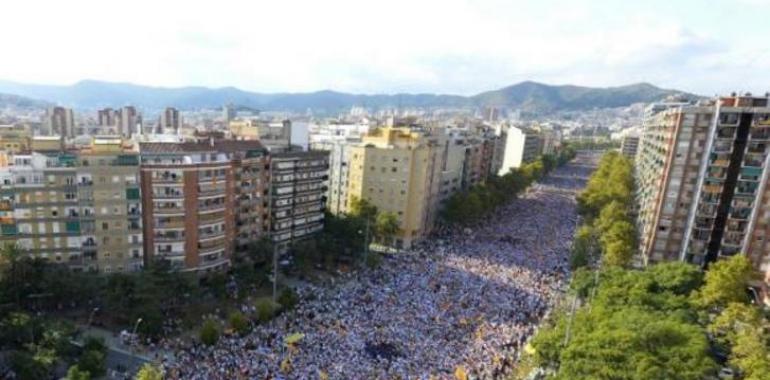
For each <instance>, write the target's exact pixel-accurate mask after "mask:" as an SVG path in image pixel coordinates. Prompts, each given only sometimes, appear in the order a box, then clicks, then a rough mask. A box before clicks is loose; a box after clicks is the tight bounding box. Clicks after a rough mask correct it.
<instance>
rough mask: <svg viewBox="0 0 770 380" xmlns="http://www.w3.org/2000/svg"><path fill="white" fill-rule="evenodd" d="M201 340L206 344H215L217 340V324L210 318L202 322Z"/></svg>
mask: <svg viewBox="0 0 770 380" xmlns="http://www.w3.org/2000/svg"><path fill="white" fill-rule="evenodd" d="M200 339H201V342H202V343H203V344H205V345H207V346H213V345H215V344H217V341H218V340H219V326H217V323H216V322H214V321H213V320H211V319H207V320H206V321H205V322H203V326H201V330H200Z"/></svg>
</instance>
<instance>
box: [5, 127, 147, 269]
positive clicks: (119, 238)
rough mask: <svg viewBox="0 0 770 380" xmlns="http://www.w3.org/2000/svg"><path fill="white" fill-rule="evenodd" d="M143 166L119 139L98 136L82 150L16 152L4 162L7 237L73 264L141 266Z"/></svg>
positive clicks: (31, 251) (28, 249)
mask: <svg viewBox="0 0 770 380" xmlns="http://www.w3.org/2000/svg"><path fill="white" fill-rule="evenodd" d="M138 165H139V160H138V156H137V155H136V154H135V153H133V152H129V151H125V149H124V148H123V146H122V142H121V141H120V140H101V141H95V142H94V144H93V145H92V146H91V147H90V148H89V149H87V150H83V151H72V152H69V151H54V152H46V153H36V152H33V153H27V154H16V155H13V157H12V163H10V165H9V166H7V167H4V168H0V181H2V183H3V186H2V190H0V204H2V205H1V206H0V209H2V212H3V213H2V215H0V218H2V222H1V223H0V224H1V225H2V236H0V240H2V241H3V242H10V243H15V244H17V245H18V246H19V248H21V249H22V250H23V251H25V252H26V253H28V254H29V255H31V256H34V257H38V258H41V259H45V260H49V261H52V262H56V263H61V264H65V265H68V266H69V267H70V268H72V269H73V270H88V271H97V272H101V273H115V272H128V271H137V270H140V269H141V268H142V263H143V260H142V257H143V248H142V224H141V223H142V222H141V211H142V209H141V205H140V200H139V199H140V193H139V185H138V179H137V173H138Z"/></svg>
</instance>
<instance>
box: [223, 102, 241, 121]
mask: <svg viewBox="0 0 770 380" xmlns="http://www.w3.org/2000/svg"><path fill="white" fill-rule="evenodd" d="M237 114H238V113H237V111H236V110H235V106H233V105H232V104H225V105H224V106H223V107H222V119H224V121H225V123H226V124H227V123H230V122H231V121H233V120H235V117H236V116H237Z"/></svg>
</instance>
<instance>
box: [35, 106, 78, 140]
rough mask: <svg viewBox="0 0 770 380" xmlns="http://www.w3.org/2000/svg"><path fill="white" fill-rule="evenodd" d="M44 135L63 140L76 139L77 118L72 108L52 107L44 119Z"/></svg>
mask: <svg viewBox="0 0 770 380" xmlns="http://www.w3.org/2000/svg"><path fill="white" fill-rule="evenodd" d="M43 128H44V133H45V134H46V135H48V136H61V138H73V137H75V116H74V114H73V112H72V109H70V108H64V107H51V108H49V109H48V110H46V113H45V116H44V119H43Z"/></svg>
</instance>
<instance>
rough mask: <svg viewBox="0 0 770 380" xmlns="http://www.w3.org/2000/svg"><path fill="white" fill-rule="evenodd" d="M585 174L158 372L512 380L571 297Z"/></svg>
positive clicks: (549, 182) (191, 351)
mask: <svg viewBox="0 0 770 380" xmlns="http://www.w3.org/2000/svg"><path fill="white" fill-rule="evenodd" d="M571 174H574V175H575V176H572V175H571ZM587 174H588V172H587V170H586V169H585V168H580V167H578V166H576V165H567V166H566V167H562V168H557V169H556V170H555V171H554V173H553V175H551V176H549V177H547V178H544V179H543V180H542V181H541V185H542V186H537V187H536V188H533V189H532V191H531V192H529V193H528V194H527V195H526V196H524V197H522V198H520V199H515V200H513V201H511V202H510V203H509V204H506V205H504V206H502V207H500V208H498V209H497V210H495V211H494V213H493V214H492V215H490V217H489V218H486V219H485V221H483V222H480V223H478V224H476V225H473V226H469V227H467V228H460V227H455V226H441V227H439V228H437V229H436V232H435V234H434V236H433V237H432V238H431V239H427V240H426V241H425V242H423V243H421V244H419V245H416V246H414V247H412V248H411V249H406V250H403V251H402V253H401V254H400V255H395V256H392V255H388V256H386V257H385V258H384V259H383V263H382V265H381V266H380V267H379V268H377V269H376V270H372V269H364V270H362V271H361V272H359V273H355V274H350V273H348V274H343V275H341V276H340V278H339V281H337V282H336V284H335V285H334V286H333V287H320V286H315V285H312V284H308V285H305V286H302V287H299V288H298V289H297V292H298V294H299V296H300V300H301V301H300V302H299V304H298V305H297V306H296V308H295V309H294V310H292V311H290V312H287V313H284V314H281V315H279V316H278V317H276V318H275V319H273V320H272V321H270V322H268V323H266V324H262V325H258V326H256V328H255V329H254V330H253V331H252V332H251V333H249V334H247V335H245V336H237V335H230V336H223V337H221V338H220V340H219V341H218V343H217V344H216V345H214V346H212V347H207V346H203V345H200V344H188V345H177V347H179V348H178V349H177V350H176V351H175V352H174V355H173V358H170V359H169V360H168V361H165V362H164V363H163V367H164V369H165V370H166V373H167V377H168V378H170V379H192V380H197V379H201V380H202V379H214V380H216V379H231V378H244V379H262V378H273V379H280V378H282V376H286V377H290V378H302V379H305V378H317V377H318V376H319V373H323V374H325V376H327V377H328V378H330V379H347V378H351V377H357V378H396V377H398V378H414V379H427V378H431V377H434V378H447V377H451V376H452V374H453V373H454V372H455V369H456V368H459V367H462V368H463V369H464V371H465V372H466V373H467V375H468V378H473V379H502V378H505V377H506V376H507V375H508V374H509V373H510V371H511V370H512V368H513V367H514V366H515V363H516V361H517V360H518V359H519V357H520V354H521V350H522V349H523V347H524V346H525V345H526V342H527V341H528V339H529V338H530V337H531V336H532V334H534V332H535V331H536V328H537V325H538V323H539V322H540V321H541V320H542V318H543V317H544V316H545V315H547V313H549V312H550V310H552V309H553V307H554V305H555V303H556V302H557V301H558V300H559V299H560V297H561V296H562V295H563V294H564V291H565V288H566V285H567V281H568V279H569V275H570V269H569V252H570V244H571V239H572V235H573V233H574V228H575V225H576V223H575V221H576V220H577V213H576V209H575V195H576V192H577V191H578V190H579V189H580V188H581V187H582V186H583V184H584V181H585V178H586V177H587ZM546 233H547V236H545V234H546ZM311 295H312V296H311ZM296 333H301V334H304V337H303V339H302V340H301V341H299V342H297V343H296V349H294V350H292V351H291V352H288V351H287V349H286V347H285V344H284V339H285V337H287V336H290V335H292V334H296ZM287 363H290V365H288V364H287ZM289 369H290V373H289V371H288V370H289Z"/></svg>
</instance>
